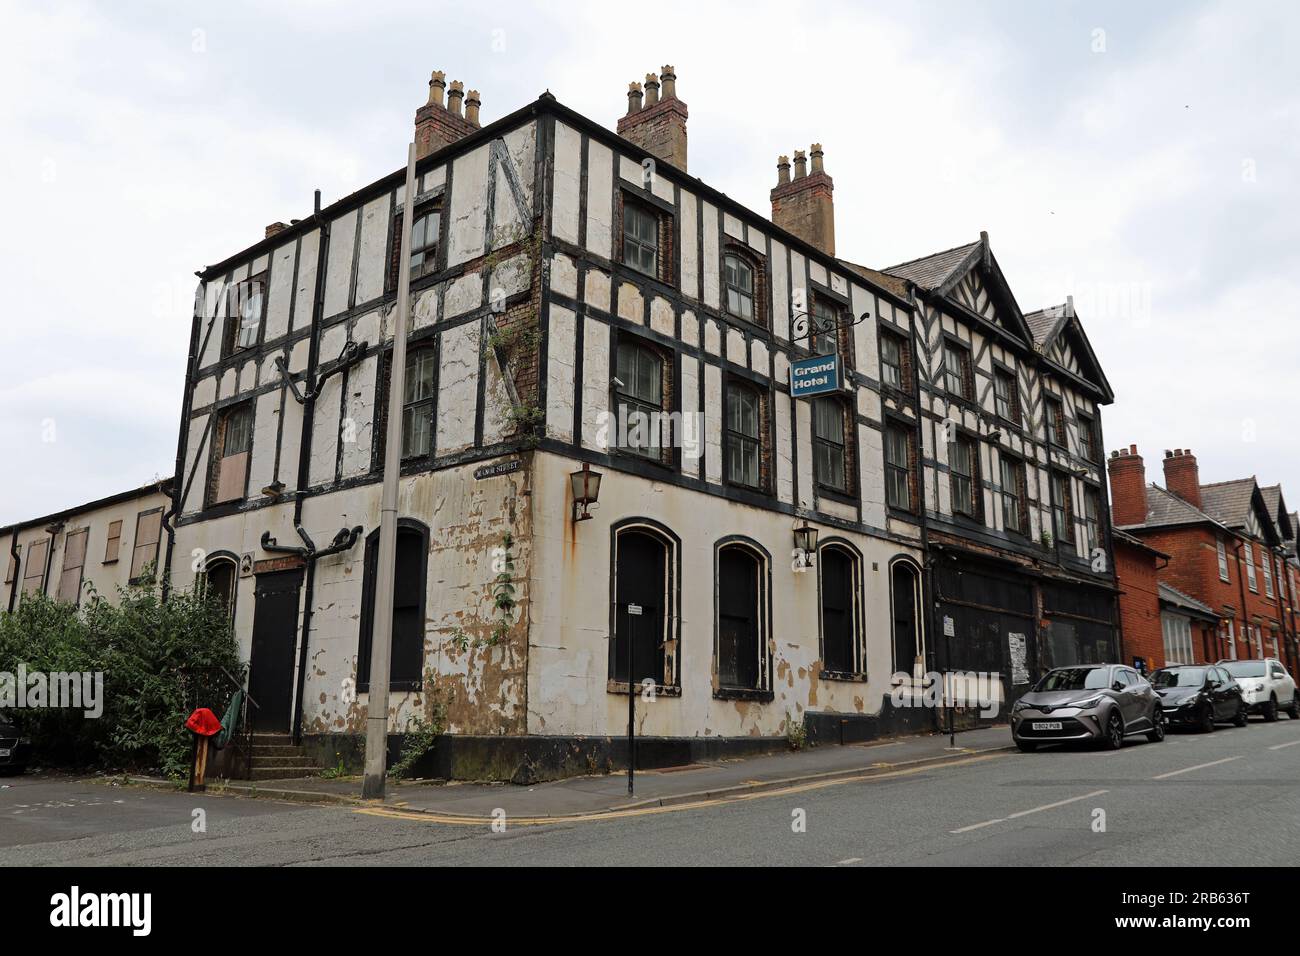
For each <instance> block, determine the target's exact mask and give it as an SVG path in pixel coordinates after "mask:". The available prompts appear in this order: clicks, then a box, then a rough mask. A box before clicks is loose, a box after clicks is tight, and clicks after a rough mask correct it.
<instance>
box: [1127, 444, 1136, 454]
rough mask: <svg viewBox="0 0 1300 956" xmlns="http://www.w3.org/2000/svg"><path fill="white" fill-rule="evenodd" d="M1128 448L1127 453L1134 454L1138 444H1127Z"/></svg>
mask: <svg viewBox="0 0 1300 956" xmlns="http://www.w3.org/2000/svg"><path fill="white" fill-rule="evenodd" d="M1128 450H1129V454H1131V455H1136V454H1137V453H1138V446H1137V445H1129V446H1128Z"/></svg>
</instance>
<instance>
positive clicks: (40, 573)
mask: <svg viewBox="0 0 1300 956" xmlns="http://www.w3.org/2000/svg"><path fill="white" fill-rule="evenodd" d="M49 553H50V539H49V538H42V539H41V540H40V541H33V542H32V543H31V544H29V545H27V561H26V562H25V563H24V564H23V593H24V594H35V593H36V592H38V591H43V590H45V561H46V558H48V557H49Z"/></svg>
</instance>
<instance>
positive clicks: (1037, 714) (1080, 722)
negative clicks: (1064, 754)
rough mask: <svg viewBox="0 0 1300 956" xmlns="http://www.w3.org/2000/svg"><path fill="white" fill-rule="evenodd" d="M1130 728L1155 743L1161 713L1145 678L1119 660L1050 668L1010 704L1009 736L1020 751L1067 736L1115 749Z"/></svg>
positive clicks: (1162, 735) (1160, 732) (1162, 719)
mask: <svg viewBox="0 0 1300 956" xmlns="http://www.w3.org/2000/svg"><path fill="white" fill-rule="evenodd" d="M1132 734H1146V735H1147V739H1148V740H1150V741H1151V742H1152V743H1159V742H1160V741H1162V740H1164V739H1165V717H1164V711H1163V709H1162V708H1161V704H1160V696H1159V695H1158V694H1157V693H1156V692H1155V689H1154V688H1153V687H1152V686H1151V685H1150V684H1149V683H1148V682H1147V679H1146V678H1145V677H1143V676H1142V675H1141V674H1139V673H1138V672H1137V671H1135V670H1134V669H1133V668H1131V667H1125V666H1124V665H1122V664H1081V665H1079V666H1077V667H1058V668H1056V669H1055V670H1050V671H1048V672H1047V673H1046V674H1044V675H1043V676H1042V678H1041V679H1040V680H1039V681H1038V683H1037V684H1035V685H1034V689H1033V690H1031V691H1030V692H1029V693H1027V694H1025V695H1024V696H1023V697H1021V698H1020V699H1019V700H1018V701H1016V703H1015V706H1013V707H1012V708H1011V739H1012V740H1014V741H1015V742H1016V746H1017V747H1019V748H1020V749H1021V750H1024V751H1033V750H1037V749H1038V745H1039V744H1046V743H1064V742H1068V741H1072V740H1082V741H1089V742H1093V741H1095V742H1097V743H1100V744H1101V745H1102V746H1104V747H1108V748H1110V749H1111V750H1118V749H1119V748H1120V747H1123V746H1124V738H1125V737H1128V736H1130V735H1132Z"/></svg>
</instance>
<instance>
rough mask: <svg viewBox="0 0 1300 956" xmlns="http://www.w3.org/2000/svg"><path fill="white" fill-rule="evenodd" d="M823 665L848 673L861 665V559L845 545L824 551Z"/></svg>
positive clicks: (825, 668)
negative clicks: (859, 653) (859, 561)
mask: <svg viewBox="0 0 1300 956" xmlns="http://www.w3.org/2000/svg"><path fill="white" fill-rule="evenodd" d="M821 590H822V668H823V670H827V671H832V672H837V673H842V674H847V673H853V672H856V671H857V670H858V669H859V667H858V656H859V655H858V640H857V635H858V574H857V561H856V559H855V558H854V556H853V554H852V553H851V552H849V551H848V550H846V549H845V548H841V547H836V546H827V547H825V548H822V551H821Z"/></svg>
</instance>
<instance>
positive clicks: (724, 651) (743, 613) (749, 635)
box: [717, 545, 763, 689]
mask: <svg viewBox="0 0 1300 956" xmlns="http://www.w3.org/2000/svg"><path fill="white" fill-rule="evenodd" d="M761 570H762V564H761V563H760V562H759V560H758V558H757V557H756V556H755V555H754V553H753V552H752V551H750V550H749V549H748V548H743V547H739V546H735V545H733V546H729V547H725V548H723V549H722V550H721V551H720V552H719V553H718V582H717V588H718V681H719V683H720V684H721V685H722V686H723V687H728V688H744V689H759V687H760V675H761V674H762V668H761V662H762V657H763V644H762V639H761V631H762V625H761V609H760V605H759V596H760V584H759V574H760V573H761Z"/></svg>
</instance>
